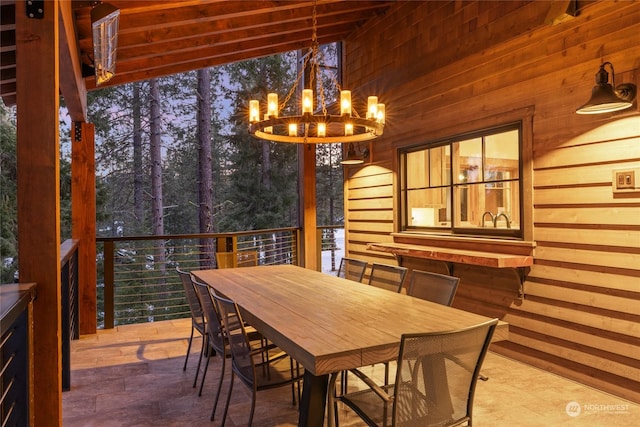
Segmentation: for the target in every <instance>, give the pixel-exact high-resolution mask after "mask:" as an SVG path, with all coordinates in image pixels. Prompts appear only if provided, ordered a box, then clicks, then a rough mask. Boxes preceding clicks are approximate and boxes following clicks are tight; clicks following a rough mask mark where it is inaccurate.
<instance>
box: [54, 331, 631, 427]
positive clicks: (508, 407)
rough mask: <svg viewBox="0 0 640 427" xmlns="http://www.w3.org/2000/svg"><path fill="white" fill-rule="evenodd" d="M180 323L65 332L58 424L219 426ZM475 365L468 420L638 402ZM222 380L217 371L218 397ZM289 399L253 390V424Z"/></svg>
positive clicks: (281, 412) (499, 362) (602, 419)
mask: <svg viewBox="0 0 640 427" xmlns="http://www.w3.org/2000/svg"><path fill="white" fill-rule="evenodd" d="M189 330H190V320H189V319H181V320H174V321H165V322H156V323H146V324H140V325H128V326H121V327H118V328H116V329H113V330H102V331H99V332H98V334H96V335H88V336H82V337H81V338H80V340H77V341H74V342H73V343H72V354H71V363H72V373H71V390H70V391H68V392H65V393H63V425H64V426H65V427H90V426H96V427H97V426H100V427H111V426H113V427H116V426H118V427H120V426H121V427H124V426H126V427H145V426H212V427H217V426H220V425H221V415H222V406H223V405H220V406H219V410H218V411H219V412H218V413H217V415H216V419H215V421H214V422H210V421H209V415H210V411H211V408H212V405H213V393H214V391H215V386H216V384H217V379H218V378H219V373H220V360H219V359H217V358H213V359H212V361H211V364H210V367H209V372H208V374H207V381H206V383H205V386H204V391H203V396H202V397H198V393H197V389H194V388H192V383H193V378H194V375H195V371H196V365H197V361H198V353H199V349H200V339H198V340H194V345H193V348H192V353H191V356H190V358H189V364H188V367H187V370H186V372H183V371H182V365H183V363H184V355H185V352H186V348H187V342H188V336H189ZM227 373H228V372H227ZM482 373H483V374H485V375H487V376H488V377H489V381H486V382H483V381H479V382H478V387H477V389H476V396H475V404H474V426H476V427H487V426H491V427H501V426H518V427H520V426H522V427H537V426H540V427H543V426H544V427H548V426H581V427H584V426H587V427H600V426H601V427H612V426H624V427H626V426H629V427H631V426H636V425H638V419H640V405H638V404H635V403H631V402H628V401H625V400H622V399H620V398H618V397H615V396H612V395H609V394H606V393H602V392H600V391H597V390H594V389H592V388H589V387H585V386H583V385H581V384H578V383H575V382H573V381H570V380H567V379H564V378H562V377H559V376H556V375H553V374H549V373H546V372H543V371H541V370H538V369H536V368H532V367H530V366H528V365H525V364H522V363H519V362H516V361H514V360H511V359H508V358H505V357H502V356H499V355H497V354H495V353H491V352H490V353H489V354H488V356H487V358H486V360H485V363H484V365H483V369H482ZM353 383H356V381H355V380H353V381H350V383H349V384H350V385H353ZM227 386H228V382H227V381H225V383H224V384H223V392H222V397H221V401H222V402H224V399H225V398H226V388H227ZM290 399H291V389H289V388H284V389H281V390H272V391H268V392H263V393H261V394H259V395H258V400H257V405H256V414H255V418H254V423H253V425H254V426H256V427H261V426H295V425H297V411H296V408H295V407H293V406H292V405H291V400H290ZM250 401H251V397H250V393H249V392H248V391H247V390H246V389H245V388H244V387H243V386H241V385H240V384H239V383H238V382H236V384H235V386H234V390H233V393H232V399H231V406H230V409H229V418H228V419H227V423H226V425H227V426H230V427H236V426H243V425H246V422H247V420H248V410H249V407H250ZM572 402H575V403H572ZM568 407H569V408H570V409H569V410H568V409H567V408H568ZM569 413H570V414H571V415H569ZM340 417H341V418H340V420H341V423H340V425H341V426H349V427H356V426H362V425H364V424H363V423H362V422H360V421H358V420H357V418H356V417H354V416H352V415H351V413H349V412H348V411H346V410H341V411H340Z"/></svg>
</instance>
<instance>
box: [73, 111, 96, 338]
mask: <svg viewBox="0 0 640 427" xmlns="http://www.w3.org/2000/svg"><path fill="white" fill-rule="evenodd" d="M71 133H72V135H71V141H72V142H71V224H72V230H71V235H72V237H73V238H74V239H77V240H79V241H80V246H79V247H78V275H79V278H78V292H79V295H78V305H79V310H80V333H81V334H95V333H96V329H97V320H96V319H97V317H96V312H97V306H96V301H97V299H96V281H97V273H96V172H95V170H96V161H95V141H94V125H93V124H91V123H81V122H75V123H74V124H73V129H72V130H71Z"/></svg>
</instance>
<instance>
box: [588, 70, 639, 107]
mask: <svg viewBox="0 0 640 427" xmlns="http://www.w3.org/2000/svg"><path fill="white" fill-rule="evenodd" d="M607 64H609V65H610V66H611V72H612V74H613V65H611V63H610V62H605V63H604V64H602V65H601V66H600V70H599V71H598V72H597V73H596V85H595V86H594V87H593V90H592V91H591V98H590V99H589V101H588V102H587V103H586V104H584V105H583V106H581V107H580V108H578V109H577V110H576V113H578V114H601V113H609V112H612V111H618V110H624V109H625V108H629V107H631V105H633V99H634V98H635V95H636V87H635V85H633V84H629V83H627V84H621V85H618V86H617V87H616V88H615V89H614V87H613V85H611V84H609V73H607V71H606V70H605V69H604V67H605V65H607ZM613 79H614V77H612V82H613ZM614 84H615V83H614Z"/></svg>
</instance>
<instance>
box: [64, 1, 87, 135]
mask: <svg viewBox="0 0 640 427" xmlns="http://www.w3.org/2000/svg"><path fill="white" fill-rule="evenodd" d="M59 9H60V90H61V91H62V96H64V102H65V105H66V106H67V110H69V116H71V120H73V121H74V122H85V121H87V88H86V86H85V84H84V79H83V78H82V65H81V62H80V55H79V52H80V49H79V48H78V43H77V37H76V27H75V25H74V16H73V11H72V10H71V1H69V0H61V1H60V7H59Z"/></svg>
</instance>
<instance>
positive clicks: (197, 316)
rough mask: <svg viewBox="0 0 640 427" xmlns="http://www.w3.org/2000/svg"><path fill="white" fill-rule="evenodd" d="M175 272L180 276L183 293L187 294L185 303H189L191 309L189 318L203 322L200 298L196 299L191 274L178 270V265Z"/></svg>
mask: <svg viewBox="0 0 640 427" xmlns="http://www.w3.org/2000/svg"><path fill="white" fill-rule="evenodd" d="M176 272H178V275H179V276H180V280H181V281H182V287H183V288H184V293H185V294H186V296H187V303H188V304H189V310H190V311H191V319H192V320H193V321H194V322H196V323H203V313H202V307H201V306H200V300H199V299H198V295H197V294H196V290H195V289H194V288H193V282H192V281H191V274H190V273H188V272H186V271H183V270H180V269H179V268H178V267H176Z"/></svg>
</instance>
